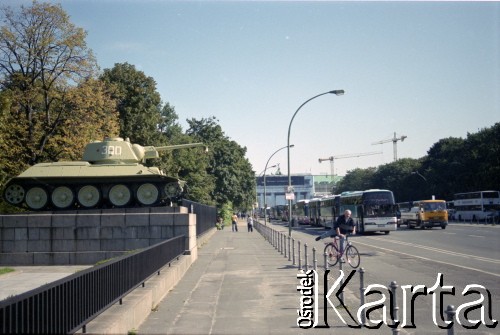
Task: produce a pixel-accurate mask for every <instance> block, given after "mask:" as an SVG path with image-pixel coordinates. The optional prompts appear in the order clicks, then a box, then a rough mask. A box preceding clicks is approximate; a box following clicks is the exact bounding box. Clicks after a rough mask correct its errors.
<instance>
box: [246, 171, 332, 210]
mask: <svg viewBox="0 0 500 335" xmlns="http://www.w3.org/2000/svg"><path fill="white" fill-rule="evenodd" d="M290 177H291V179H292V186H293V189H294V194H295V200H293V202H294V203H295V202H297V201H298V200H303V199H311V198H314V197H319V196H324V195H328V194H332V192H333V190H334V186H335V184H336V183H337V182H339V181H340V180H341V179H342V177H340V176H334V178H333V181H332V176H330V175H316V176H315V175H312V174H306V173H305V174H294V175H291V176H290ZM256 184H257V199H256V200H257V203H258V208H264V203H265V202H266V203H267V207H276V206H284V205H288V200H286V197H285V194H286V191H287V188H288V176H287V175H270V176H266V199H265V200H266V201H265V202H264V177H263V176H260V177H257V180H256Z"/></svg>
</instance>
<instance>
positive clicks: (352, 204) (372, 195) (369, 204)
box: [340, 189, 397, 234]
mask: <svg viewBox="0 0 500 335" xmlns="http://www.w3.org/2000/svg"><path fill="white" fill-rule="evenodd" d="M396 207H397V206H396V202H395V201H394V194H393V193H392V191H389V190H380V189H372V190H366V191H354V192H343V193H342V194H341V195H340V213H341V214H342V213H343V212H344V211H345V210H346V209H349V210H350V211H351V212H352V218H353V220H354V222H355V223H356V225H357V231H358V232H359V233H360V234H363V233H366V232H376V231H380V232H384V233H385V234H389V233H390V232H391V231H394V230H396V229H397V218H396Z"/></svg>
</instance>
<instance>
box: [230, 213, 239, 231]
mask: <svg viewBox="0 0 500 335" xmlns="http://www.w3.org/2000/svg"><path fill="white" fill-rule="evenodd" d="M231 227H232V230H233V231H236V232H237V231H238V215H236V213H233V216H231Z"/></svg>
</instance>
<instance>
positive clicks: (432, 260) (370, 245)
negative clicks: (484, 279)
mask: <svg viewBox="0 0 500 335" xmlns="http://www.w3.org/2000/svg"><path fill="white" fill-rule="evenodd" d="M356 244H363V245H366V246H368V247H372V248H376V249H382V250H385V251H388V252H392V253H396V254H401V255H405V256H409V257H414V258H419V259H423V260H426V261H430V262H435V263H441V264H446V265H452V266H455V267H458V268H462V269H466V270H473V271H477V272H481V273H485V274H488V275H492V276H495V277H500V274H498V273H493V272H488V271H483V270H479V269H475V268H471V267H467V266H462V265H458V264H453V263H449V262H443V261H438V260H435V259H430V258H427V257H422V256H416V255H411V254H407V253H405V252H401V251H396V250H392V249H387V248H382V247H377V246H375V245H373V244H368V243H363V242H359V241H356Z"/></svg>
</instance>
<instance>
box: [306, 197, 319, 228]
mask: <svg viewBox="0 0 500 335" xmlns="http://www.w3.org/2000/svg"><path fill="white" fill-rule="evenodd" d="M308 205H309V221H310V223H311V226H319V225H321V211H320V208H321V207H320V206H321V199H320V198H313V199H310V200H309V204H308Z"/></svg>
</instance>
